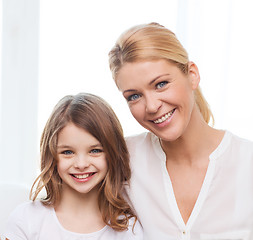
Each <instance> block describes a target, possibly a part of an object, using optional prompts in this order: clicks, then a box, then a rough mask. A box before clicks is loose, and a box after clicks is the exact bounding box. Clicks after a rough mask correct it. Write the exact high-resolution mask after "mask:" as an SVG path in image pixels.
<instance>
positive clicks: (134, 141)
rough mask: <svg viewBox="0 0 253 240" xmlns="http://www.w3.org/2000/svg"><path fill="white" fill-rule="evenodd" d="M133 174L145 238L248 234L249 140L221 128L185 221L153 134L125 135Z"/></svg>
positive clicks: (192, 239)
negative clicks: (194, 200)
mask: <svg viewBox="0 0 253 240" xmlns="http://www.w3.org/2000/svg"><path fill="white" fill-rule="evenodd" d="M127 144H128V148H129V151H130V157H131V168H132V178H131V185H130V188H128V189H127V192H128V195H129V198H130V202H131V204H132V205H133V207H134V209H135V211H136V212H137V215H138V217H139V220H140V222H141V224H142V226H143V228H144V239H145V240H156V239H159V240H165V239H166V240H172V239H173V240H175V239H177V240H178V239H182V240H183V239H185V240H200V239H202V240H229V239H230V240H246V239H247V240H249V239H253V142H250V141H247V140H244V139H241V138H239V137H237V136H235V135H233V134H232V133H230V132H228V131H226V133H225V135H224V137H223V140H222V141H221V143H220V144H219V146H218V148H217V149H216V150H215V151H214V152H213V153H212V154H211V155H210V157H209V159H210V161H209V166H208V169H207V172H206V176H205V179H204V182H203V185H202V188H201V190H200V193H199V196H198V199H197V201H196V204H195V206H194V208H193V211H192V213H191V216H190V218H189V220H188V222H187V224H185V223H184V221H183V219H182V217H181V214H180V211H179V209H178V206H177V202H176V199H175V195H174V192H173V188H172V184H171V180H170V177H169V174H168V172H167V169H166V156H165V153H164V152H163V150H162V148H161V146H160V143H159V140H158V138H157V137H156V136H155V135H154V134H152V133H143V134H140V135H137V136H132V137H128V138H127Z"/></svg>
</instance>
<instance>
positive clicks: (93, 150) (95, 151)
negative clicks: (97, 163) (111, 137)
mask: <svg viewBox="0 0 253 240" xmlns="http://www.w3.org/2000/svg"><path fill="white" fill-rule="evenodd" d="M90 152H91V153H95V154H96V153H101V152H103V150H102V149H99V148H95V149H92V150H91V151H90Z"/></svg>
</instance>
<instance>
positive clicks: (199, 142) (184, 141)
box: [161, 109, 224, 165]
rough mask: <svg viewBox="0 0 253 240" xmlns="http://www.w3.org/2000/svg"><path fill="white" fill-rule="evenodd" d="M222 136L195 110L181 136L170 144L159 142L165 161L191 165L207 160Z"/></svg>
mask: <svg viewBox="0 0 253 240" xmlns="http://www.w3.org/2000/svg"><path fill="white" fill-rule="evenodd" d="M223 135H224V132H223V131H220V130H216V129H214V128H212V127H210V126H209V125H208V124H207V123H206V122H205V121H204V119H203V118H202V116H201V114H200V112H199V111H198V110H196V109H195V112H194V113H193V116H192V118H191V121H190V123H189V125H188V127H187V129H186V130H185V132H184V133H183V135H182V136H180V137H179V138H178V139H177V140H175V141H171V142H166V141H163V140H161V145H162V148H163V150H164V152H165V154H166V159H167V161H174V162H177V163H178V164H181V163H182V164H190V165H191V164H194V163H196V162H198V161H202V159H206V158H208V157H209V155H210V154H211V153H212V152H213V151H214V150H215V149H216V148H217V146H218V145H219V143H220V142H221V140H222V138H223Z"/></svg>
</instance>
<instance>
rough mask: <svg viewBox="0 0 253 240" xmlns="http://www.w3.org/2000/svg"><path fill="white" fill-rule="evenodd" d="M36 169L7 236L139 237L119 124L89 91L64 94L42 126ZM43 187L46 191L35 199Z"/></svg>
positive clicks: (42, 239) (59, 239) (41, 239)
mask: <svg viewBox="0 0 253 240" xmlns="http://www.w3.org/2000/svg"><path fill="white" fill-rule="evenodd" d="M40 151H41V174H40V175H39V177H38V178H37V179H36V181H35V182H34V184H33V186H32V190H31V194H30V198H31V199H32V201H31V202H27V203H24V204H21V205H20V206H18V207H17V208H16V209H15V210H14V211H13V213H12V214H11V216H10V218H9V220H8V223H7V231H6V234H5V235H6V237H7V239H10V240H21V239H27V240H35V239H36V240H49V239H54V240H64V239H66V240H67V239H69V240H83V239H85V240H86V239H87V240H88V239H92V240H97V239H103V240H107V239H108V240H116V239H120V240H124V239H125V240H129V239H133V240H137V239H138V240H139V239H143V238H142V228H141V226H140V224H139V222H138V221H137V220H136V216H135V215H134V213H133V212H132V210H131V209H130V207H129V205H128V203H127V202H126V201H125V200H124V198H123V195H124V187H125V185H127V184H128V181H129V179H130V175H131V172H130V167H129V156H128V151H127V147H126V144H125V141H124V137H123V132H122V128H121V125H120V123H119V121H118V119H117V117H116V115H115V113H114V112H113V110H112V109H111V107H110V106H109V105H108V104H107V103H106V102H105V101H104V100H103V99H101V98H99V97H97V96H95V95H92V94H87V93H83V94H78V95H75V96H65V97H64V98H63V99H61V100H60V101H59V103H58V104H57V105H56V106H55V108H54V110H53V112H52V114H51V116H50V118H49V120H48V121H47V124H46V126H45V128H44V131H43V134H42V137H41V143H40ZM42 189H45V190H46V196H45V197H44V198H43V199H41V200H36V199H37V198H38V194H39V193H40V192H41V190H42Z"/></svg>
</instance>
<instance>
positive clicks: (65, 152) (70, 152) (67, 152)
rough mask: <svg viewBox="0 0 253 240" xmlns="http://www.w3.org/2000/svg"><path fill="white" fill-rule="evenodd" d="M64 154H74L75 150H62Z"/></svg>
mask: <svg viewBox="0 0 253 240" xmlns="http://www.w3.org/2000/svg"><path fill="white" fill-rule="evenodd" d="M62 154H64V155H71V154H73V152H72V151H70V150H65V151H63V152H62Z"/></svg>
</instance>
